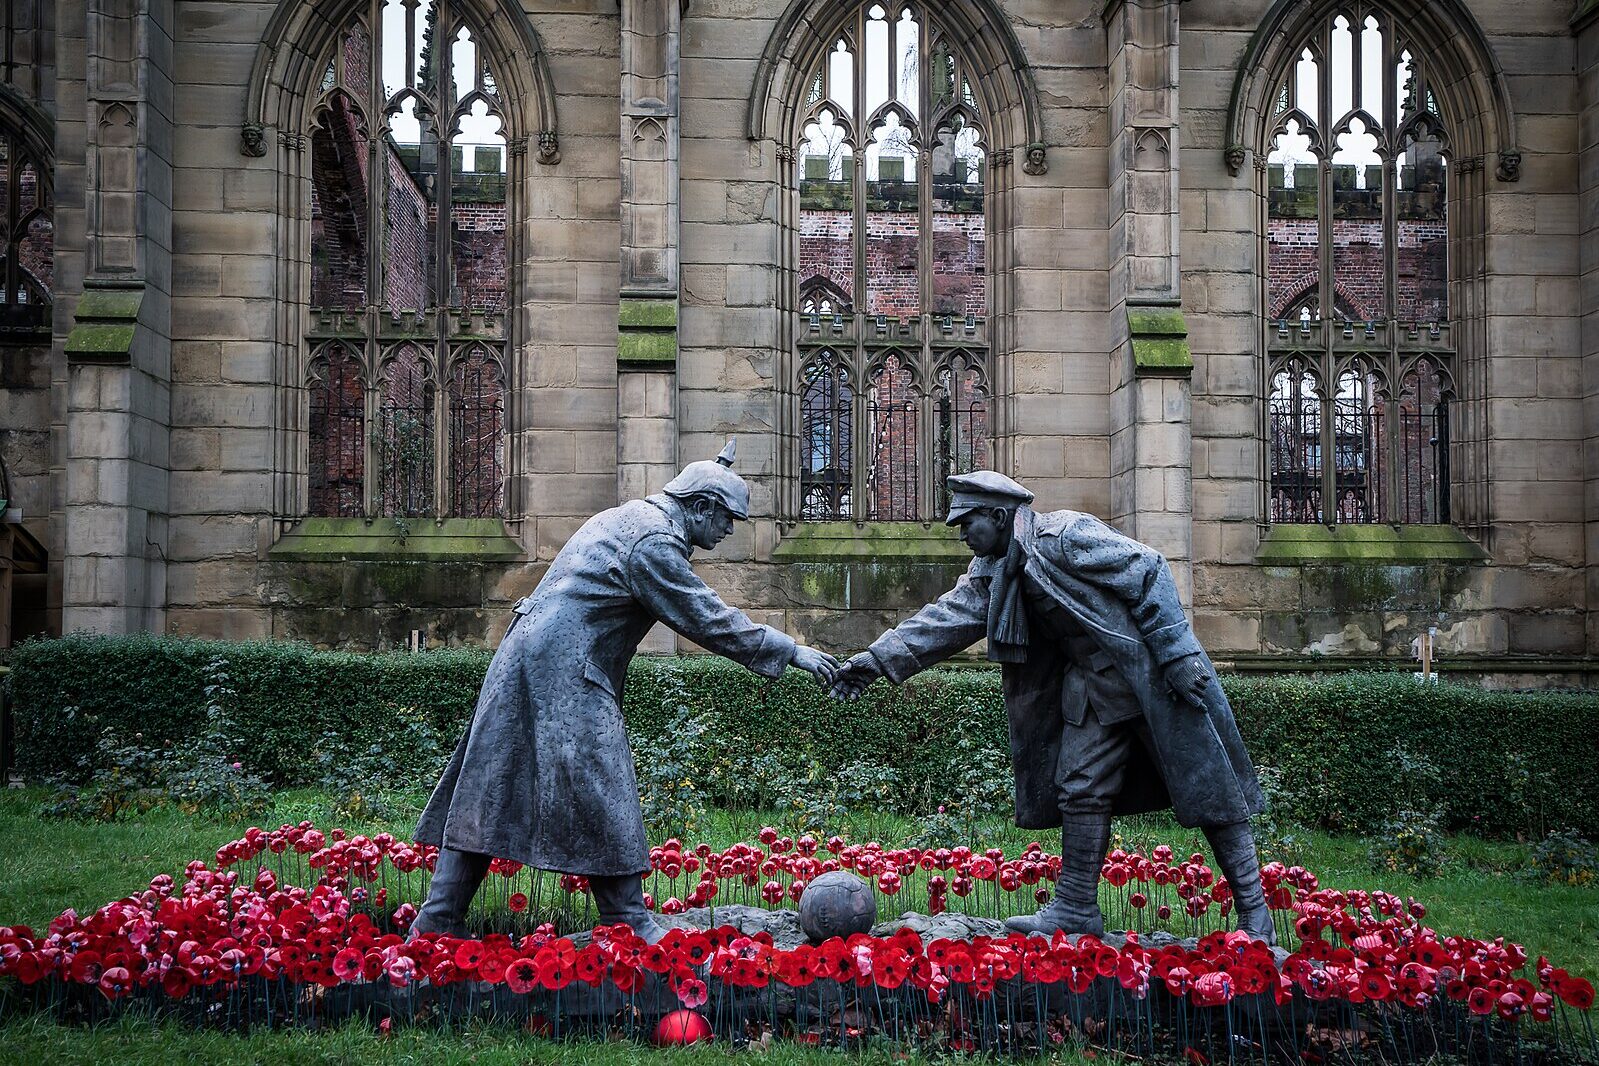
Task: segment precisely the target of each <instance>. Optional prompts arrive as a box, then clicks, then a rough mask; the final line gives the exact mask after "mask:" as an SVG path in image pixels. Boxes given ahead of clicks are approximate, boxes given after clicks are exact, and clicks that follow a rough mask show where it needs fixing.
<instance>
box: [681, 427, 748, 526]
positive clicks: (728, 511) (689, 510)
mask: <svg viewBox="0 0 1599 1066" xmlns="http://www.w3.org/2000/svg"><path fill="white" fill-rule="evenodd" d="M733 452H734V443H733V441H731V440H730V441H728V442H727V447H725V448H723V449H722V454H721V455H718V456H717V457H716V458H715V460H704V459H702V460H700V461H699V462H695V463H690V464H688V465H687V466H685V467H684V468H683V471H682V473H680V474H678V475H677V477H675V478H673V479H672V480H671V481H669V482H668V483H667V485H666V490H665V491H666V494H667V495H668V496H671V497H672V498H673V499H675V500H677V501H678V502H679V503H681V504H682V505H683V514H684V524H685V526H686V527H687V528H686V532H687V534H688V539H689V542H690V543H691V544H693V545H694V546H695V547H696V548H705V549H706V550H709V549H711V548H714V547H716V546H717V545H718V544H720V543H721V542H722V541H723V540H725V539H726V538H727V536H728V534H730V533H732V532H733V520H734V519H738V520H740V521H744V520H747V519H748V518H749V516H750V487H749V486H748V485H747V484H745V482H744V479H743V478H741V477H739V476H738V475H737V474H735V473H733Z"/></svg>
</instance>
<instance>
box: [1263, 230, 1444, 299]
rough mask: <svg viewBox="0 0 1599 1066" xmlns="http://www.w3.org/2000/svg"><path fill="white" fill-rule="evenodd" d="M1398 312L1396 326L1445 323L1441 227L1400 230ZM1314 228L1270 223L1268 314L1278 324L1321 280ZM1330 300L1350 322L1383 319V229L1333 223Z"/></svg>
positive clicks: (1316, 233)
mask: <svg viewBox="0 0 1599 1066" xmlns="http://www.w3.org/2000/svg"><path fill="white" fill-rule="evenodd" d="M1398 229H1399V263H1398V266H1399V277H1398V279H1397V281H1398V306H1397V307H1396V308H1395V317H1396V318H1397V319H1398V320H1399V321H1401V322H1412V321H1417V322H1429V321H1433V320H1438V321H1443V320H1445V319H1447V317H1448V260H1447V248H1448V228H1447V226H1446V225H1445V223H1444V222H1443V221H1442V220H1431V219H1429V220H1424V221H1423V220H1410V219H1401V220H1400V222H1399V227H1398ZM1319 233H1320V228H1319V226H1318V224H1317V222H1316V221H1315V220H1314V219H1303V218H1274V219H1272V220H1271V222H1270V225H1269V229H1268V234H1269V238H1270V251H1269V259H1270V286H1269V294H1270V295H1269V300H1270V307H1269V309H1268V312H1267V313H1268V314H1269V315H1270V316H1271V317H1273V318H1277V317H1281V316H1283V315H1284V314H1285V313H1286V312H1287V309H1288V307H1289V305H1290V304H1291V303H1294V302H1296V301H1297V300H1298V298H1299V296H1300V295H1301V294H1303V293H1304V292H1306V291H1307V290H1309V289H1310V288H1312V287H1314V286H1316V285H1317V283H1318V282H1319V280H1320V274H1321V271H1320V258H1319V257H1320V254H1321V253H1320V249H1319V246H1318V235H1319ZM1333 269H1334V274H1333V277H1334V293H1335V295H1336V298H1337V307H1338V309H1339V310H1340V311H1341V312H1343V313H1345V314H1347V315H1349V316H1350V317H1352V318H1353V319H1355V320H1356V321H1362V322H1365V321H1371V320H1373V319H1381V318H1386V317H1388V312H1387V308H1386V300H1385V299H1384V289H1383V286H1384V284H1385V279H1386V274H1387V269H1388V268H1387V262H1386V255H1385V253H1384V249H1383V246H1382V223H1381V222H1379V221H1377V220H1375V219H1337V220H1335V221H1334V222H1333Z"/></svg>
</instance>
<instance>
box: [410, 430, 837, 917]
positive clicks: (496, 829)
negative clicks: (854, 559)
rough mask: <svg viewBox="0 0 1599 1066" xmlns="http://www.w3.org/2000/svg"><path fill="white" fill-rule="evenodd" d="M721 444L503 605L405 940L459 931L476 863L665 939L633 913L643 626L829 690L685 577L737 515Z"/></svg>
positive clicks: (815, 656)
mask: <svg viewBox="0 0 1599 1066" xmlns="http://www.w3.org/2000/svg"><path fill="white" fill-rule="evenodd" d="M732 464H733V444H732V442H731V441H729V442H728V446H727V448H726V449H724V450H723V452H722V454H721V455H720V456H718V457H717V459H716V461H715V462H697V463H690V464H689V465H688V466H687V467H685V468H684V469H683V472H682V473H680V474H679V475H678V476H677V477H676V478H674V479H673V480H672V481H671V483H670V484H668V485H667V486H666V489H665V492H664V493H662V494H660V495H655V496H648V497H646V498H644V499H642V500H632V501H630V502H628V503H624V504H622V505H621V506H620V507H614V508H612V509H611V510H608V511H603V512H601V513H600V514H597V515H595V516H594V517H593V518H591V519H589V520H588V521H587V522H586V523H584V525H583V527H582V528H581V529H579V530H578V531H577V533H576V534H574V535H573V537H572V539H571V540H569V541H568V542H567V543H566V546H565V547H564V548H562V549H561V552H560V554H559V555H557V556H556V557H555V560H554V562H552V563H551V564H550V568H549V570H548V571H547V572H546V573H545V575H544V578H543V580H541V581H540V582H539V585H538V588H537V589H535V590H534V592H533V594H532V595H531V596H529V597H527V598H526V599H524V600H522V601H521V602H520V603H518V604H517V605H516V608H515V617H514V618H513V619H512V620H511V625H510V628H509V630H508V631H507V632H506V634H505V639H504V640H503V641H502V642H501V644H500V646H499V649H498V650H497V651H496V652H495V653H494V658H493V660H492V661H491V662H490V663H489V669H488V674H487V676H486V677H485V678H484V680H483V689H482V691H481V693H480V694H479V695H478V701H477V708H476V710H475V711H474V712H473V716H472V721H471V724H470V725H469V726H468V727H467V730H466V735H465V736H464V737H462V738H461V742H460V744H459V745H458V746H457V747H456V749H455V755H454V757H453V758H451V760H450V764H449V766H448V767H447V768H446V769H445V771H444V775H443V777H441V778H440V779H439V783H438V787H437V788H435V789H434V790H433V796H432V798H431V799H430V800H429V801H428V805H427V808H426V809H425V810H424V811H423V812H422V817H421V820H420V822H419V823H418V825H417V830H416V838H417V840H419V841H422V842H424V843H430V844H437V845H439V849H440V850H439V855H438V862H437V865H436V868H435V870H434V872H433V881H432V884H431V887H430V888H429V891H428V898H427V902H426V903H424V904H423V905H422V909H421V911H420V912H419V913H418V914H417V916H416V919H415V921H414V922H413V923H412V926H411V931H412V935H417V934H420V933H425V932H437V933H449V934H452V935H464V934H465V924H464V922H465V918H466V912H467V908H468V906H469V905H470V904H471V902H472V897H473V895H474V894H475V893H476V891H477V888H478V885H479V884H480V883H481V882H482V880H483V877H484V875H485V874H486V873H487V872H488V867H489V862H490V859H491V857H501V858H507V859H514V860H516V861H517V862H520V863H523V864H525V865H528V866H532V867H535V868H538V869H544V870H559V871H562V872H565V873H572V874H580V875H582V876H584V877H586V878H588V882H589V888H590V890H591V891H592V893H593V895H594V902H595V906H596V909H597V910H598V911H599V917H600V921H601V922H602V923H603V924H607V925H611V924H616V923H619V922H626V923H627V924H629V925H631V926H632V927H633V928H634V929H635V930H637V931H638V933H639V934H640V935H641V936H643V937H644V938H645V939H646V940H650V941H652V942H653V941H655V940H658V939H660V937H661V936H663V935H665V929H664V928H663V927H662V926H661V925H660V924H659V923H657V922H656V921H655V920H654V919H653V918H652V917H651V916H650V914H649V912H648V911H647V910H646V909H645V906H644V888H643V883H642V881H641V878H642V877H643V875H644V874H645V873H646V872H647V871H648V870H649V847H648V844H647V843H646V840H645V836H644V819H643V814H642V812H641V811H640V808H639V792H638V784H637V781H636V778H635V774H634V769H633V755H632V752H631V750H630V749H629V747H628V742H627V734H626V732H625V730H624V729H623V723H622V710H621V693H622V684H623V681H624V679H625V678H626V676H627V666H628V663H629V662H631V661H632V659H633V655H634V653H635V652H636V651H637V649H638V645H639V642H640V641H641V640H643V638H644V635H645V633H647V632H648V631H649V629H650V627H651V626H652V625H654V624H655V623H656V622H664V623H666V624H667V625H668V626H670V627H671V628H672V629H674V630H676V631H677V632H679V633H681V634H682V635H683V636H685V637H688V638H689V639H690V640H692V641H694V642H695V643H697V644H700V645H702V646H703V647H706V648H708V649H710V650H711V651H714V652H717V653H718V654H721V655H724V656H726V657H727V658H729V659H732V660H733V661H734V662H736V663H739V664H740V665H742V666H745V667H748V668H749V669H751V670H753V671H755V672H756V673H758V674H761V675H763V676H765V677H776V676H778V675H779V674H781V673H782V672H783V670H784V669H785V668H786V667H787V666H788V665H789V664H791V663H792V664H793V665H795V666H798V667H800V668H801V669H804V670H808V671H810V672H811V673H812V674H814V675H815V676H816V677H817V678H818V680H820V681H821V682H822V683H824V684H826V683H829V682H830V681H831V680H832V678H833V673H834V671H835V670H836V669H837V666H838V663H837V662H836V661H835V660H834V659H833V658H832V657H831V656H829V655H825V654H823V653H821V652H818V651H815V650H813V649H811V648H807V647H804V646H802V645H796V644H795V642H794V641H793V640H792V639H791V638H789V637H788V636H786V635H784V634H783V633H781V632H779V631H778V630H776V629H773V628H772V627H771V626H765V625H760V624H757V623H756V622H754V621H752V620H751V619H750V618H749V617H748V616H747V615H745V614H744V612H742V611H739V610H736V609H734V608H732V607H729V606H728V605H727V604H726V603H723V602H722V600H721V598H720V597H719V596H717V594H716V593H715V592H713V591H712V590H711V589H710V588H709V587H708V586H707V585H706V584H705V583H704V582H703V581H701V580H700V578H699V577H698V575H696V574H695V573H694V571H693V570H692V569H691V568H690V567H689V556H690V555H691V554H692V552H693V551H694V549H695V548H705V549H707V550H709V549H711V548H714V547H716V545H717V544H719V543H720V542H721V541H722V539H723V538H725V537H726V536H727V535H728V534H729V533H731V532H732V530H733V521H734V519H747V518H748V517H749V501H750V494H749V487H748V486H747V485H746V484H745V483H744V480H743V479H742V478H740V477H739V476H738V475H737V474H735V473H733V471H732V469H731V467H732Z"/></svg>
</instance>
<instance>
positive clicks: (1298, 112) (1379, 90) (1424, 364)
mask: <svg viewBox="0 0 1599 1066" xmlns="http://www.w3.org/2000/svg"><path fill="white" fill-rule="evenodd" d="M1448 120H1449V116H1448V115H1446V114H1445V113H1444V108H1443V107H1442V106H1441V105H1440V102H1439V97H1438V94H1437V93H1436V92H1435V89H1434V85H1433V83H1432V81H1431V80H1429V69H1428V62H1427V53H1426V50H1425V49H1424V48H1421V47H1418V44H1417V42H1415V41H1413V40H1411V39H1409V38H1408V37H1407V36H1406V32H1405V27H1404V26H1402V25H1398V24H1396V23H1395V22H1394V20H1393V19H1392V18H1391V17H1390V16H1389V15H1388V14H1387V13H1386V11H1385V10H1384V9H1383V8H1382V7H1381V6H1379V5H1374V4H1348V5H1344V6H1341V7H1337V8H1335V9H1332V10H1331V11H1330V12H1329V13H1328V14H1327V15H1326V17H1325V18H1322V19H1320V20H1318V21H1317V22H1316V23H1315V24H1314V26H1313V28H1312V29H1311V31H1310V32H1309V33H1308V35H1307V36H1306V38H1305V39H1304V40H1303V41H1302V42H1301V45H1300V47H1299V49H1298V51H1297V52H1296V53H1295V54H1294V57H1293V59H1292V61H1291V62H1290V63H1289V66H1288V70H1287V73H1286V75H1285V76H1284V77H1283V78H1282V79H1281V80H1280V82H1279V83H1278V84H1277V86H1276V89H1275V92H1274V93H1273V95H1272V97H1271V98H1270V103H1269V105H1268V107H1267V109H1266V114H1265V121H1264V122H1263V124H1262V130H1263V131H1264V134H1265V143H1264V144H1263V145H1262V146H1261V147H1262V151H1261V156H1260V158H1263V159H1264V160H1265V199H1266V206H1265V228H1266V236H1265V248H1266V258H1265V268H1266V269H1265V273H1266V283H1265V288H1266V293H1265V306H1266V317H1267V322H1266V337H1267V349H1268V353H1269V356H1268V362H1267V366H1266V372H1265V380H1266V383H1267V403H1266V419H1267V423H1268V424H1267V427H1266V440H1267V448H1268V451H1269V471H1270V484H1269V486H1268V489H1267V501H1268V502H1267V518H1268V520H1269V521H1271V522H1324V523H1329V524H1332V523H1371V522H1388V523H1442V522H1448V521H1449V520H1450V515H1449V489H1448V485H1449V465H1448V464H1449V411H1450V407H1449V401H1450V399H1451V396H1452V393H1453V389H1452V386H1451V381H1452V380H1453V376H1454V369H1453V367H1454V360H1455V350H1454V347H1453V343H1452V337H1451V330H1450V322H1451V314H1452V310H1453V309H1452V308H1451V306H1450V300H1451V295H1450V283H1451V272H1450V242H1449V233H1450V226H1449V210H1450V203H1451V188H1452V179H1451V174H1450V170H1451V167H1450V137H1449V129H1450V127H1449V121H1448ZM1395 383H1398V385H1397V387H1396V384H1395ZM1396 400H1397V402H1396Z"/></svg>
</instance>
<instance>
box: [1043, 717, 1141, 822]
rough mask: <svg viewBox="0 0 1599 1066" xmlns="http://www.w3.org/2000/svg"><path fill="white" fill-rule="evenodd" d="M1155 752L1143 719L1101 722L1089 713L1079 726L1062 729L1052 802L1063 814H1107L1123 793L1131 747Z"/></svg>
mask: <svg viewBox="0 0 1599 1066" xmlns="http://www.w3.org/2000/svg"><path fill="white" fill-rule="evenodd" d="M1134 744H1142V745H1143V746H1144V749H1145V750H1146V751H1153V750H1154V743H1153V742H1152V740H1151V739H1150V735H1149V726H1148V724H1146V723H1145V721H1144V719H1143V717H1142V716H1140V717H1138V718H1132V719H1128V720H1125V721H1120V722H1108V723H1107V722H1101V721H1100V720H1099V717H1098V716H1097V715H1096V714H1095V713H1094V712H1093V711H1092V710H1090V711H1089V712H1088V713H1087V714H1086V715H1084V716H1083V723H1082V724H1081V725H1072V724H1071V723H1069V722H1067V723H1064V724H1063V725H1062V726H1061V743H1060V758H1059V759H1058V760H1057V762H1056V763H1055V798H1056V800H1057V802H1058V803H1059V804H1060V810H1061V813H1062V814H1066V815H1073V814H1109V813H1110V811H1111V808H1112V806H1113V804H1114V802H1115V800H1116V796H1117V795H1118V794H1119V793H1120V792H1121V790H1122V781H1123V779H1124V777H1125V776H1126V773H1127V764H1128V762H1129V756H1130V755H1131V754H1132V750H1133V745H1134Z"/></svg>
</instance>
